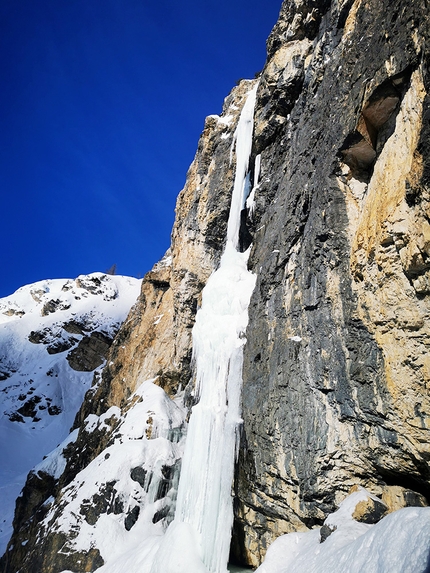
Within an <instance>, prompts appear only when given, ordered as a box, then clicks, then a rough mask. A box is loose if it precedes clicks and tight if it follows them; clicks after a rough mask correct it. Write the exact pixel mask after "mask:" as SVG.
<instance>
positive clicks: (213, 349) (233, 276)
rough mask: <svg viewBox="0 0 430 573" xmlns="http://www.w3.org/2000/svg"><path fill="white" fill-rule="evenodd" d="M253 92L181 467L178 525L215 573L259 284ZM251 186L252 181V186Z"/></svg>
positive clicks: (227, 521) (226, 537)
mask: <svg viewBox="0 0 430 573" xmlns="http://www.w3.org/2000/svg"><path fill="white" fill-rule="evenodd" d="M256 89H257V86H255V87H254V88H253V89H252V90H251V92H250V93H249V95H248V98H247V100H246V103H245V105H244V108H243V110H242V113H241V115H240V119H239V122H238V126H237V129H236V133H235V138H236V175H235V181H234V187H233V194H232V201H231V208H230V215H229V220H228V228H227V244H226V248H225V251H224V254H223V256H222V258H221V263H220V267H219V269H218V270H217V271H216V272H215V273H214V274H213V275H212V276H211V277H210V279H209V281H208V283H207V285H206V287H205V288H204V290H203V298H202V307H201V309H200V310H199V312H198V313H197V317H196V324H195V326H194V329H193V355H194V361H195V367H196V390H197V394H198V396H199V398H200V399H199V403H198V404H197V405H196V406H194V408H193V410H192V415H191V418H190V424H189V428H188V435H187V442H186V448H185V454H184V458H183V461H182V470H181V478H180V483H179V491H178V500H177V508H176V516H175V521H179V522H185V523H188V524H190V525H192V526H193V529H194V531H195V532H196V533H197V539H198V541H199V545H200V550H201V558H202V561H203V563H204V564H205V566H206V567H207V569H208V571H209V572H210V573H224V572H225V571H226V570H227V561H228V555H229V549H230V540H231V528H232V525H233V507H232V497H231V487H232V482H233V473H234V462H235V453H236V441H237V432H238V427H239V425H240V423H241V418H240V396H241V388H242V362H243V346H244V344H245V336H244V333H245V330H246V326H247V322H248V305H249V300H250V297H251V294H252V291H253V289H254V284H255V277H254V275H253V274H252V273H250V272H249V271H248V270H247V259H248V253H239V252H238V251H237V250H236V247H237V244H238V239H239V226H240V212H241V210H242V208H243V206H244V203H245V199H246V197H245V196H244V193H245V188H246V180H247V169H248V162H249V156H250V153H251V147H252V131H253V115H254V105H255V96H256ZM248 185H249V178H248Z"/></svg>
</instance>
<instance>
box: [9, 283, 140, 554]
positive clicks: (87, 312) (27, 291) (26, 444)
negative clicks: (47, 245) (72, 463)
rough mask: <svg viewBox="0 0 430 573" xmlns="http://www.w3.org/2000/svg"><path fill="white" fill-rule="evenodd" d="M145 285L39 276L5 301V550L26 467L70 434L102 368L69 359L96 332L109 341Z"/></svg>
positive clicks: (100, 339) (98, 341)
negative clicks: (37, 280) (94, 378)
mask: <svg viewBox="0 0 430 573" xmlns="http://www.w3.org/2000/svg"><path fill="white" fill-rule="evenodd" d="M140 283H141V281H140V280H138V279H134V278H130V277H122V276H110V275H105V274H102V273H93V274H91V275H82V276H80V277H78V278H77V279H75V280H70V279H56V280H45V281H40V282H37V283H34V284H31V285H27V286H24V287H22V288H20V289H18V290H17V291H16V292H15V293H14V294H12V295H10V296H8V297H5V298H2V299H0V459H1V465H0V508H1V509H0V511H1V518H0V555H1V554H2V553H3V552H4V549H5V547H6V544H7V541H8V539H9V537H10V534H11V523H12V518H13V511H14V506H15V499H16V497H17V495H18V494H19V492H20V490H21V488H22V486H23V485H24V483H25V479H26V475H27V473H28V472H29V470H31V468H32V467H33V466H35V465H36V464H37V463H39V462H40V461H41V460H42V458H43V456H45V455H46V454H48V453H49V452H50V451H51V450H53V449H54V448H55V447H56V446H57V445H58V444H59V443H60V442H61V441H62V440H64V439H65V438H66V436H67V435H68V434H69V431H70V427H71V426H72V424H73V420H74V417H75V415H76V412H77V411H78V409H79V407H80V406H81V404H82V400H83V397H84V394H85V392H86V391H87V390H88V389H89V387H90V386H91V383H92V380H93V377H94V373H95V372H97V371H98V370H94V369H93V370H89V368H91V366H88V364H87V365H85V364H84V365H83V366H82V368H84V369H86V370H87V371H85V370H81V371H77V370H75V369H74V368H76V364H75V363H76V360H75V362H73V361H72V362H69V361H68V360H67V357H68V356H69V357H70V352H71V351H73V350H74V349H77V348H78V346H79V343H80V342H81V341H82V340H83V339H86V341H88V340H90V338H91V335H92V333H96V334H95V336H94V335H93V340H92V341H90V342H93V341H94V342H95V343H96V345H97V344H98V346H100V347H101V348H105V347H106V348H107V347H108V344H109V343H110V341H111V340H112V339H113V337H114V335H115V334H116V332H117V331H118V328H119V326H120V325H121V323H122V322H123V321H124V319H125V318H126V316H127V314H128V312H129V310H130V308H131V306H132V305H133V304H134V302H135V301H136V299H137V296H138V294H139V290H140ZM96 348H97V347H96ZM99 362H100V364H99V365H98V367H101V366H102V365H103V357H102V356H101V357H100V360H99ZM71 364H72V365H73V366H74V368H72V367H71ZM56 472H57V473H60V472H61V467H58V468H57V470H56Z"/></svg>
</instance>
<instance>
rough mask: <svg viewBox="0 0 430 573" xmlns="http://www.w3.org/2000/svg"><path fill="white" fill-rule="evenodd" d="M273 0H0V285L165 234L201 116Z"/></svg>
mask: <svg viewBox="0 0 430 573" xmlns="http://www.w3.org/2000/svg"><path fill="white" fill-rule="evenodd" d="M280 6H281V0H182V1H181V2H177V1H173V0H38V1H37V2H35V1H34V0H0V55H1V57H0V191H1V204H2V209H1V224H0V238H1V243H2V248H1V253H2V259H3V260H2V265H1V266H2V270H1V275H0V296H6V295H8V294H11V293H12V292H13V291H14V290H16V289H17V288H19V287H20V286H22V285H24V284H28V283H31V282H34V281H37V280H41V279H45V278H46V279H47V278H73V277H76V276H77V275H79V274H83V273H90V272H93V271H106V270H107V269H108V268H110V267H111V266H112V265H113V264H116V265H117V272H118V274H124V275H131V276H143V275H144V274H145V273H146V272H147V271H148V270H149V269H150V268H151V267H152V265H153V264H154V263H155V262H156V261H157V260H159V259H160V258H161V256H162V255H163V254H164V252H165V250H166V249H167V248H168V246H169V243H170V232H171V228H172V224H173V219H174V207H175V201H176V197H177V195H178V193H179V191H180V190H181V188H182V187H183V185H184V182H185V176H186V172H187V169H188V167H189V164H190V163H191V161H192V159H193V157H194V154H195V151H196V149H197V142H198V138H199V135H200V133H201V131H202V129H203V124H204V118H205V116H207V115H209V114H213V113H220V112H221V108H222V103H223V99H224V97H225V96H226V95H227V94H228V92H229V91H230V90H231V88H232V87H233V86H234V84H235V83H236V81H237V80H238V79H240V78H252V77H254V75H255V73H256V72H257V71H259V70H260V69H261V68H262V66H263V64H264V60H265V55H266V52H265V41H266V38H267V36H268V35H269V33H270V30H271V28H272V27H273V25H274V24H275V22H276V19H277V16H278V13H279V10H280Z"/></svg>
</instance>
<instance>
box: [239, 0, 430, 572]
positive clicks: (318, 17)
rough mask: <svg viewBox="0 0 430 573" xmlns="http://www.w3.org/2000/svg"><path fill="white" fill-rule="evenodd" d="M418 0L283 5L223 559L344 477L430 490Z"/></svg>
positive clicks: (340, 490) (423, 72)
mask: <svg viewBox="0 0 430 573" xmlns="http://www.w3.org/2000/svg"><path fill="white" fill-rule="evenodd" d="M428 37H429V6H428V3H427V2H424V1H414V2H410V3H408V5H407V6H406V5H405V4H404V3H403V2H400V1H394V2H391V1H390V2H388V1H386V2H385V1H380V0H378V1H376V0H375V1H373V0H369V1H364V0H356V1H355V2H352V1H343V2H341V1H333V2H331V3H330V2H311V1H306V0H304V1H301V2H289V1H286V2H284V4H283V7H282V11H281V17H280V20H279V22H278V24H277V25H276V26H275V29H274V31H273V33H272V35H271V36H270V38H269V42H268V48H269V58H268V62H267V64H266V67H265V69H264V70H263V73H262V77H261V82H260V88H259V99H258V101H259V104H257V105H258V111H257V114H256V129H255V153H261V179H260V185H259V187H258V189H257V190H256V193H255V210H254V214H253V217H252V218H250V220H249V221H248V225H249V227H250V228H251V230H252V234H253V249H252V253H251V262H250V264H251V268H252V270H253V271H254V272H256V273H257V276H258V278H257V286H256V289H255V291H254V295H253V298H252V301H251V307H250V322H249V327H248V332H247V338H248V343H247V346H246V351H245V364H244V392H243V410H244V412H243V417H244V430H243V438H242V450H241V457H240V461H239V465H238V475H237V484H236V491H237V500H236V515H237V524H236V531H235V543H234V547H233V550H234V553H235V554H236V556H237V557H239V558H241V559H242V560H245V561H246V562H248V563H249V564H252V565H257V564H258V563H259V562H260V561H261V559H262V557H263V556H264V554H265V551H266V548H267V546H268V544H269V543H270V542H271V541H272V540H273V539H274V538H275V537H277V536H278V535H279V534H281V533H284V532H289V531H293V530H298V529H299V530H300V529H306V528H308V527H312V525H314V524H319V523H321V520H323V518H324V516H325V515H326V514H327V513H328V512H329V511H331V510H332V509H333V507H334V505H335V503H336V502H337V501H339V500H340V499H341V498H342V497H344V495H345V493H346V492H347V491H348V489H349V488H350V487H351V485H353V484H354V483H360V484H362V485H365V486H366V487H369V488H370V489H373V491H375V492H381V491H382V490H383V489H384V488H387V486H394V485H396V486H403V487H407V488H410V489H412V490H414V491H417V492H421V493H423V494H424V495H427V497H428V495H429V491H430V489H429V485H430V484H429V482H430V468H429V459H430V440H429V438H430V435H429V434H430V403H429V386H430V377H429V375H430V372H429V365H428V356H429V352H428V351H429V344H430V343H429V326H428V325H429V320H428V319H429V310H430V298H429V296H428V295H429V293H430V291H429V283H428V281H429V278H428V277H429V269H430V242H429V238H430V236H429V228H430V227H429V215H430V212H429V187H428V184H429V179H428V173H427V172H428V161H429V157H428V144H429V143H428V142H429V139H428V135H429V134H428V129H429V128H428V116H429V106H428V82H429V77H428V71H427V65H428V58H429V53H428V47H427V51H426V41H427V45H428Z"/></svg>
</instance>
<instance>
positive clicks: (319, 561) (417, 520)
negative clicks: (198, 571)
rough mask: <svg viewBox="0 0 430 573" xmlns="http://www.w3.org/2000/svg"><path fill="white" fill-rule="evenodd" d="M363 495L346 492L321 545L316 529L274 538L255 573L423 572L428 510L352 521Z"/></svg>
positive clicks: (428, 545)
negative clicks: (372, 520)
mask: <svg viewBox="0 0 430 573" xmlns="http://www.w3.org/2000/svg"><path fill="white" fill-rule="evenodd" d="M366 495H369V494H368V492H366V491H365V490H363V489H362V490H361V491H358V492H356V493H353V494H351V495H350V496H348V497H347V498H346V499H345V500H344V502H343V503H342V504H341V505H340V508H339V510H338V511H336V512H335V513H333V514H331V515H329V516H328V517H327V519H326V521H325V523H326V524H330V525H335V526H336V527H337V529H336V530H335V531H333V533H332V534H331V535H330V536H329V537H328V538H327V539H326V540H325V541H324V543H320V529H319V528H318V529H313V530H311V531H307V532H305V533H289V534H287V535H282V536H281V537H278V539H276V540H275V541H274V542H273V543H272V545H271V546H270V547H269V549H268V551H267V554H266V558H265V560H264V562H263V564H262V565H261V566H260V567H259V568H258V569H257V571H256V573H301V572H304V573H305V572H306V573H428V572H429V571H430V508H429V507H408V508H404V509H400V510H398V511H395V512H394V513H391V514H389V515H387V516H386V517H384V518H383V519H382V520H381V521H380V522H379V523H377V524H376V525H366V524H364V523H359V522H357V521H355V520H354V519H353V518H352V513H353V511H354V508H355V506H356V504H357V503H358V502H359V501H361V500H362V499H365V497H366Z"/></svg>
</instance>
